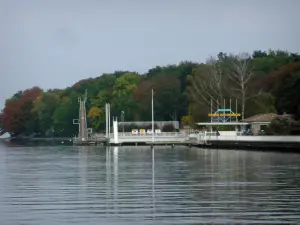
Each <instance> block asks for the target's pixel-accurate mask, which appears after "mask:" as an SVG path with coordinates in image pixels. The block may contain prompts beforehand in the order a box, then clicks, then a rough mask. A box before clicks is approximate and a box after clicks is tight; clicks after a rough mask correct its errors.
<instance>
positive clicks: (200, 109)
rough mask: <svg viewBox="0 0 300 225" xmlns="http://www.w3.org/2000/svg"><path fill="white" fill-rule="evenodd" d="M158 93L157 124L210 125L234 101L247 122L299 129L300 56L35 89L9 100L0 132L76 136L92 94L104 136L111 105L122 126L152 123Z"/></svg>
mask: <svg viewBox="0 0 300 225" xmlns="http://www.w3.org/2000/svg"><path fill="white" fill-rule="evenodd" d="M152 89H153V90H154V109H155V114H154V117H155V120H156V121H173V120H178V121H180V122H181V124H182V125H190V126H192V127H193V126H194V125H195V122H199V121H202V122H204V121H209V118H208V115H207V114H208V113H209V112H210V110H211V109H210V108H211V106H213V108H214V109H216V108H217V107H222V104H223V99H226V101H227V104H228V102H229V100H230V99H232V101H233V102H235V101H237V102H238V107H237V108H238V110H237V111H238V112H239V113H241V118H240V119H243V118H246V117H248V116H252V115H255V114H259V113H278V114H279V115H280V114H291V115H293V116H294V119H295V121H294V123H295V124H296V125H295V126H298V125H299V119H300V91H299V90H300V55H299V54H298V53H290V52H287V51H281V50H276V51H274V50H269V51H254V52H253V53H252V54H248V53H240V54H236V55H235V54H228V53H223V52H220V53H219V54H218V55H217V56H215V57H209V58H208V59H207V60H206V62H190V61H183V62H181V63H179V64H177V65H166V66H156V67H155V68H151V69H149V70H148V72H147V73H145V74H139V73H137V72H134V71H116V72H114V73H109V74H108V73H104V74H102V75H101V76H99V77H95V78H88V79H84V80H81V81H78V82H77V83H75V84H74V85H73V86H71V87H67V88H65V89H50V90H42V89H41V88H40V87H32V88H29V89H27V90H21V91H19V92H17V93H15V94H14V95H13V96H12V97H11V98H9V99H7V100H6V102H5V107H4V109H3V110H2V111H1V113H0V128H1V129H0V132H2V133H4V132H9V133H10V134H11V135H12V136H18V135H24V136H26V135H40V136H53V135H55V136H74V135H76V134H77V129H78V126H76V125H74V124H73V119H77V118H78V110H79V104H78V98H79V97H83V95H84V93H85V90H87V93H88V100H87V105H86V107H87V118H88V125H89V127H91V128H93V131H94V132H101V131H103V130H105V103H110V104H111V113H112V116H116V117H118V118H120V116H121V112H122V111H123V112H124V121H150V120H151V90H152ZM234 108H235V104H234ZM297 124H298V125H297ZM279 130H280V129H279Z"/></svg>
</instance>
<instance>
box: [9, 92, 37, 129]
mask: <svg viewBox="0 0 300 225" xmlns="http://www.w3.org/2000/svg"><path fill="white" fill-rule="evenodd" d="M41 93H42V90H41V89H40V88H39V87H33V88H31V89H27V90H25V91H24V92H22V93H18V95H14V96H13V98H11V99H8V100H7V101H6V104H5V108H4V110H3V128H4V130H5V131H6V132H9V133H10V134H11V135H18V134H21V133H23V132H25V131H26V132H30V133H31V132H37V131H38V127H37V126H36V124H34V122H33V121H35V119H36V115H35V114H34V113H32V109H33V104H34V101H35V100H36V99H37V97H38V96H39V95H40V94H41Z"/></svg>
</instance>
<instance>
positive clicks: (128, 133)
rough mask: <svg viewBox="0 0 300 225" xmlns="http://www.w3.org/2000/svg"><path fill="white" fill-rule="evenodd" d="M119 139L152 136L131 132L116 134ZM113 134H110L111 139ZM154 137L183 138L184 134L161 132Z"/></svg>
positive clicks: (150, 134)
mask: <svg viewBox="0 0 300 225" xmlns="http://www.w3.org/2000/svg"><path fill="white" fill-rule="evenodd" d="M118 135H119V137H124V136H125V137H145V136H146V137H151V136H152V135H153V134H152V133H137V134H133V133H131V132H124V133H123V132H119V133H118ZM112 136H113V134H111V137H112ZM154 136H155V137H159V136H163V137H170V136H171V137H177V136H185V134H184V133H180V132H161V133H154Z"/></svg>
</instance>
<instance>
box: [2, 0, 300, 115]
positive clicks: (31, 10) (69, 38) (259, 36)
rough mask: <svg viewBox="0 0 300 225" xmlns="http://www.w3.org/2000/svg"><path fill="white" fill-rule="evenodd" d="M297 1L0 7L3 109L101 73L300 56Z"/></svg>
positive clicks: (136, 0) (33, 1)
mask: <svg viewBox="0 0 300 225" xmlns="http://www.w3.org/2000/svg"><path fill="white" fill-rule="evenodd" d="M299 10H300V1H299V0H282V1H277V0H251V1H246V0H245V1H243V0H219V1H217V0H148V1H146V0H0V75H1V80H0V109H1V108H2V107H3V105H4V100H5V99H6V98H8V97H10V96H11V95H12V94H14V93H15V92H17V91H18V90H21V89H25V88H30V87H32V86H36V85H37V86H40V87H41V88H43V89H49V88H64V87H67V86H70V85H72V84H74V83H75V82H76V81H78V80H80V79H84V78H88V77H96V76H99V75H101V74H102V73H103V72H113V71H115V70H133V71H137V72H140V73H144V72H147V71H148V69H150V68H151V67H154V66H156V65H167V64H175V63H179V62H180V61H183V60H192V61H197V62H202V61H204V60H205V59H206V58H207V57H208V56H210V55H215V54H217V53H218V52H220V51H223V52H233V53H238V52H244V51H247V52H252V51H253V50H256V49H262V50H268V49H270V48H272V49H285V50H289V51H292V52H300V42H299V37H300V25H299Z"/></svg>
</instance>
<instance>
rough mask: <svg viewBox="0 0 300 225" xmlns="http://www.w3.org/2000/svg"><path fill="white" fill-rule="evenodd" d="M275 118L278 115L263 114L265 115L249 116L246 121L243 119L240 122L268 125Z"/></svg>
mask: <svg viewBox="0 0 300 225" xmlns="http://www.w3.org/2000/svg"><path fill="white" fill-rule="evenodd" d="M277 117H278V115H277V114H275V113H265V114H258V115H254V116H250V117H248V118H246V119H243V120H242V121H243V122H248V123H270V122H271V121H272V120H273V119H275V118H277Z"/></svg>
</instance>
